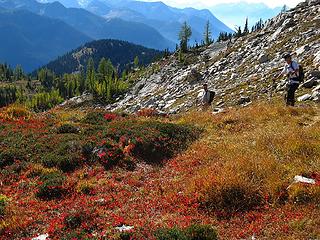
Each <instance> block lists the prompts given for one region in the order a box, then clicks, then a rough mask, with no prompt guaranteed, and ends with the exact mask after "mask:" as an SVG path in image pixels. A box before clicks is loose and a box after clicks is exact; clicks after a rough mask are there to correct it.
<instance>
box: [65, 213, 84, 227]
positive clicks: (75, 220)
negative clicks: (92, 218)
mask: <svg viewBox="0 0 320 240" xmlns="http://www.w3.org/2000/svg"><path fill="white" fill-rule="evenodd" d="M84 219H85V216H84V215H82V214H81V213H73V214H69V215H68V216H66V217H65V219H64V224H65V225H66V227H67V228H69V229H76V228H78V227H80V226H81V223H82V222H83V221H84Z"/></svg>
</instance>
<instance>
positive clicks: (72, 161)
mask: <svg viewBox="0 0 320 240" xmlns="http://www.w3.org/2000/svg"><path fill="white" fill-rule="evenodd" d="M41 162H42V164H43V165H44V166H45V167H47V168H52V167H56V168H58V169H60V170H62V171H63V172H71V171H73V170H74V169H76V168H77V167H78V166H79V165H80V160H79V158H78V156H77V155H76V154H71V153H70V154H69V155H68V154H65V155H61V154H59V153H55V152H53V153H48V154H46V155H45V156H44V157H43V158H42V161H41Z"/></svg>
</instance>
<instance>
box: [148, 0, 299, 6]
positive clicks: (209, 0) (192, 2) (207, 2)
mask: <svg viewBox="0 0 320 240" xmlns="http://www.w3.org/2000/svg"><path fill="white" fill-rule="evenodd" d="M144 1H148V2H155V1H156V0H144ZM157 1H160V0H157ZM161 1H162V2H164V3H166V4H167V5H170V6H174V7H194V8H208V7H211V6H214V5H217V4H220V3H230V2H240V1H235V0H161ZM301 1H303V0H268V1H261V0H247V1H246V2H249V3H261V2H263V3H265V4H266V5H268V6H269V7H272V8H273V7H279V6H283V5H285V4H286V5H287V6H289V7H294V6H296V5H297V4H298V3H299V2H301Z"/></svg>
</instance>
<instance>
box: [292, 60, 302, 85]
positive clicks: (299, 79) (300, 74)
mask: <svg viewBox="0 0 320 240" xmlns="http://www.w3.org/2000/svg"><path fill="white" fill-rule="evenodd" d="M290 67H291V68H292V69H293V70H294V68H293V65H292V63H291V64H290ZM298 81H299V82H300V83H302V82H303V81H304V70H303V67H302V66H301V65H299V77H298Z"/></svg>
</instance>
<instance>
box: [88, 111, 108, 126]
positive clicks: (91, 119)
mask: <svg viewBox="0 0 320 240" xmlns="http://www.w3.org/2000/svg"><path fill="white" fill-rule="evenodd" d="M82 122H83V123H86V124H92V125H100V124H103V123H105V122H106V121H105V119H104V112H103V111H94V112H89V113H88V114H87V115H86V116H85V117H84V118H83V119H82Z"/></svg>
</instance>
